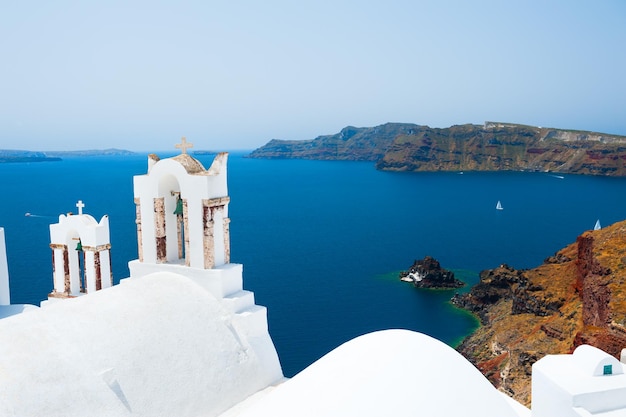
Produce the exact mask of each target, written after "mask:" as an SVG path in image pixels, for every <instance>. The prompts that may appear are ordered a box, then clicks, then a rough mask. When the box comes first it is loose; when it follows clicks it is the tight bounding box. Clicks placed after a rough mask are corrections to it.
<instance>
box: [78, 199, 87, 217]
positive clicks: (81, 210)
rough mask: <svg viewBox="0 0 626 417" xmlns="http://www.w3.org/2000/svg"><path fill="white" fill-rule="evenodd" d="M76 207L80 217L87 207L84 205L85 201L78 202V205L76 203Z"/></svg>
mask: <svg viewBox="0 0 626 417" xmlns="http://www.w3.org/2000/svg"><path fill="white" fill-rule="evenodd" d="M76 207H78V215H79V216H80V215H81V214H83V207H85V203H83V200H78V203H76Z"/></svg>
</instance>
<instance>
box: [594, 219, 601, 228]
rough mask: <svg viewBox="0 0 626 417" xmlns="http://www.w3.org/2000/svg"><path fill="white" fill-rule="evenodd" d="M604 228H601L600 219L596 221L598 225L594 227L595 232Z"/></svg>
mask: <svg viewBox="0 0 626 417" xmlns="http://www.w3.org/2000/svg"><path fill="white" fill-rule="evenodd" d="M600 229H602V226H600V219H598V220H596V225H595V226H593V230H600Z"/></svg>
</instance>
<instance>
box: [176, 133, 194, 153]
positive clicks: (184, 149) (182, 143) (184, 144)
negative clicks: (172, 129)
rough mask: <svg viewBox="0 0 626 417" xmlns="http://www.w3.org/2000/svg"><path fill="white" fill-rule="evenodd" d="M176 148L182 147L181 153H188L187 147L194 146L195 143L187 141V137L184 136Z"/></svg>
mask: <svg viewBox="0 0 626 417" xmlns="http://www.w3.org/2000/svg"><path fill="white" fill-rule="evenodd" d="M176 148H177V149H180V153H187V148H193V143H187V138H185V137H184V136H183V137H182V139H181V140H180V143H178V144H176Z"/></svg>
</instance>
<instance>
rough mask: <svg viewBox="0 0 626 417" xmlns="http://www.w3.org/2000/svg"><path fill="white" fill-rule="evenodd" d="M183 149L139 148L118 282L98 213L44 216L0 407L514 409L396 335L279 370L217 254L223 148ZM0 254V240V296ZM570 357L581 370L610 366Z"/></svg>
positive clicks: (435, 351)
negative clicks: (39, 284) (43, 256)
mask: <svg viewBox="0 0 626 417" xmlns="http://www.w3.org/2000/svg"><path fill="white" fill-rule="evenodd" d="M188 146H189V145H188V144H186V143H185V141H184V140H183V143H182V144H181V145H180V147H181V149H182V151H183V152H182V154H181V155H178V156H176V157H174V158H169V159H165V160H159V159H158V157H156V156H150V157H149V163H148V170H147V173H146V174H145V175H141V176H137V177H135V181H134V190H135V203H136V217H137V237H138V253H139V259H137V260H134V261H132V262H130V264H129V267H130V273H131V274H130V275H131V276H130V278H127V279H124V280H122V281H121V283H120V285H117V286H110V285H109V277H110V270H107V269H106V265H107V264H108V263H107V262H103V260H104V259H107V260H108V259H109V258H107V256H108V250H109V244H108V218H107V217H106V216H105V217H104V218H103V219H102V220H101V221H100V222H96V220H95V219H93V218H92V217H91V216H88V215H86V214H83V213H82V203H80V202H79V204H78V205H77V206H78V208H79V213H78V215H71V216H61V217H60V218H59V223H58V224H56V225H52V226H51V228H50V231H51V233H50V236H51V242H52V243H51V247H52V249H53V253H54V257H53V262H54V270H55V273H54V290H53V292H52V294H55V293H56V295H52V294H51V299H53V298H54V299H57V302H54V303H50V302H47V303H44V304H45V307H44V308H41V309H35V310H34V311H30V312H25V313H23V314H18V315H14V316H12V317H7V318H4V319H2V320H0V417H1V416H35V415H46V416H84V415H91V416H181V417H185V416H221V417H235V416H243V417H246V416H255V417H257V416H290V417H291V416H365V417H367V416H381V415H394V416H400V417H401V416H416V415H417V416H430V417H444V416H445V417H449V416H469V417H473V416H476V417H491V416H493V417H521V416H525V417H528V416H530V411H529V410H528V409H527V408H525V407H523V406H522V405H520V404H519V403H517V402H515V401H513V400H512V399H510V398H509V397H507V396H505V395H504V394H502V393H500V392H499V391H497V390H496V389H495V388H494V387H493V386H492V385H491V384H490V383H489V382H488V381H487V379H485V377H484V376H483V375H482V374H481V373H480V372H479V371H478V370H477V369H476V368H475V367H474V366H473V365H471V364H470V363H469V362H468V361H466V360H465V359H464V358H463V357H462V356H461V355H460V354H459V353H458V352H456V351H455V350H454V349H452V348H450V347H449V346H447V345H445V344H443V343H442V342H439V341H437V340H435V339H433V338H431V337H429V336H426V335H423V334H419V333H416V332H411V331H407V330H387V331H381V332H375V333H372V334H368V335H364V336H361V337H358V338H356V339H354V340H351V341H349V342H347V343H345V344H344V345H342V346H340V347H338V348H337V349H335V350H333V351H332V352H330V353H329V354H327V355H326V356H324V357H323V358H321V359H320V360H318V361H317V362H315V363H314V364H312V365H311V366H310V367H308V368H307V369H305V370H304V371H302V372H301V373H300V374H298V375H296V376H295V377H294V378H292V379H290V380H287V379H285V378H284V377H283V375H282V370H281V367H280V363H279V361H278V355H277V353H276V350H275V348H274V345H273V342H272V340H271V338H270V336H269V333H268V328H267V311H266V309H265V307H262V306H258V305H256V304H255V302H254V294H253V293H251V292H249V291H246V290H244V289H243V267H242V265H238V264H232V263H230V233H229V221H230V219H229V217H228V203H229V197H228V189H227V183H226V163H227V159H228V155H227V154H219V155H218V156H217V157H216V158H215V160H214V162H213V164H212V165H211V167H210V168H209V169H208V170H207V169H205V168H204V167H203V166H202V164H201V163H200V162H198V161H197V160H195V159H194V158H192V157H191V156H189V155H187V154H186V147H188ZM1 231H2V230H1V229H0V232H1ZM0 237H2V235H1V234H0ZM79 243H80V246H79ZM74 245H76V246H74ZM73 252H74V253H73ZM3 253H4V240H3V239H0V293H2V292H6V290H5V287H6V285H2V284H3V283H4V278H5V276H6V275H7V274H4V275H3V268H2V266H3V262H4V264H6V261H5V260H3V258H2V254H3ZM89 253H90V254H92V255H93V256H91V255H89V256H87V255H88V254H89ZM105 253H106V254H105ZM81 254H83V255H84V259H82V263H81V262H80V261H81V258H80V255H81ZM96 254H98V255H97V256H96ZM98 260H99V261H98ZM81 265H82V268H83V274H82V275H81V274H80V271H81ZM98 271H99V272H98ZM98 276H99V277H100V279H99V278H98ZM105 277H106V279H105ZM7 279H8V278H7ZM81 280H82V281H81ZM81 282H82V286H81ZM98 282H99V284H98ZM100 289H101V290H100ZM98 290H100V291H98ZM58 298H62V300H58ZM0 301H3V302H6V299H2V298H0ZM582 352H583V353H582V354H581V355H582V356H581V358H582V359H581V360H580V362H581V363H582V364H583V365H585V364H587V365H588V364H595V365H594V366H596V367H595V368H594V370H593V371H591V372H592V373H593V372H596V371H597V369H600V368H597V366H601V369H602V370H603V372H605V371H604V370H605V369H607V368H606V366H607V365H610V366H611V370H612V372H613V373H617V372H618V371H619V370H621V369H622V368H620V366H621V365H620V364H619V362H618V363H615V361H612V360H609V359H606V358H605V357H602V358H596V357H594V359H589V358H587V356H591V355H587V356H585V351H584V350H583V351H582ZM594 361H595V362H594ZM540 362H541V361H540ZM540 362H538V363H539V369H540V374H541V375H543V374H545V376H542V377H540V380H539V381H540V386H541V389H545V390H547V391H546V392H550V393H552V392H553V391H555V390H556V388H554V387H553V385H554V386H556V385H555V384H556V383H554V384H552V381H553V379H552V378H553V376H552V375H551V374H553V373H554V374H558V373H559V372H564V371H562V370H561V369H560V368H559V367H558V366H555V368H554V369H547V370H546V368H544V367H543V365H541V363H540ZM544 363H550V360H549V359H548V361H547V362H544ZM565 365H567V364H565ZM567 366H569V365H567ZM582 367H583V368H584V367H585V366H582ZM581 372H582V371H581ZM584 372H590V371H589V369H587V370H586V371H584ZM621 377H623V375H614V376H613V377H612V378H621ZM598 378H606V377H598ZM606 380H607V381H608V379H606ZM615 381H616V386H615V387H617V386H621V387H625V388H615V387H613V386H610V387H609V386H605V388H606V389H608V391H609V393H608V394H607V393H606V392H605V391H606V389H605V391H602V390H594V391H592V394H590V395H591V398H590V399H588V400H586V401H587V402H586V403H585V404H588V403H589V404H599V403H600V402H601V400H602V399H604V398H611V399H612V400H611V401H614V402H617V399H615V400H613V398H614V397H615V398H617V396H618V395H617V394H619V395H622V396H623V394H621V392H622V391H619V393H617V394H615V393H616V392H617V391H615V390H624V389H626V381H625V382H620V383H617V381H618V379H615ZM619 381H623V380H622V379H619ZM551 384H552V385H551ZM620 384H621V385H620ZM550 390H552V391H550ZM583 391H584V390H583ZM581 392H582V391H581ZM614 394H615V395H614ZM552 397H554V398H557V397H556V396H554V395H553V394H550V395H546V396H542V395H541V394H540V395H539V396H538V400H537V401H539V403H538V404H541V405H542V406H544V407H549V410H550V412H551V413H552V414H550V415H552V416H559V417H560V416H567V415H570V414H564V413H561V409H562V408H563V407H567V406H568V404H567V398H565V397H563V398H565V399H559V401H558V404H556V405H553V404H550V401H551V400H550V398H552ZM559 398H561V397H559ZM598 398H600V399H598ZM570 408H571V407H570ZM537 415H541V416H544V415H548V414H537ZM571 415H585V414H571ZM611 415H613V414H611Z"/></svg>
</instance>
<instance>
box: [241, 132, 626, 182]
mask: <svg viewBox="0 0 626 417" xmlns="http://www.w3.org/2000/svg"><path fill="white" fill-rule="evenodd" d="M249 156H250V157H253V158H305V159H338V160H367V161H376V167H377V168H378V169H382V170H393V171H496V170H530V171H551V172H558V173H576V174H593V175H616V176H622V175H626V137H625V136H617V135H607V134H602V133H595V132H584V131H574V130H563V129H552V128H541V127H534V126H525V125H519V124H510V123H496V122H486V123H485V124H484V125H472V124H467V125H457V126H451V127H448V128H443V129H439V128H430V127H428V126H420V125H415V124H401V123H387V124H385V125H381V126H377V127H372V128H356V127H346V128H344V129H343V130H342V131H341V132H340V133H338V134H335V135H327V136H319V137H317V138H315V139H312V140H306V141H283V140H277V139H274V140H272V141H270V142H269V143H268V144H267V145H265V146H263V147H261V148H259V149H257V150H255V151H254V152H252V153H251V154H250V155H249Z"/></svg>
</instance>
